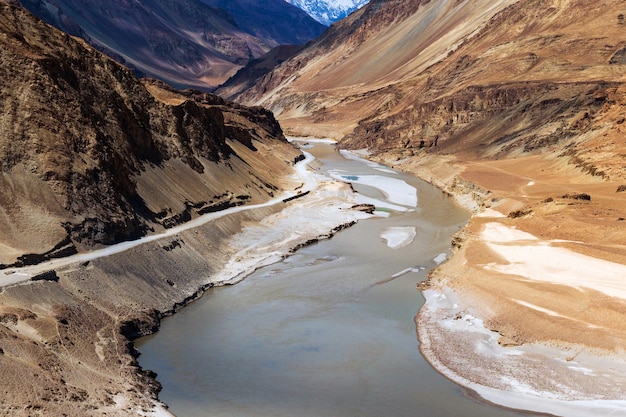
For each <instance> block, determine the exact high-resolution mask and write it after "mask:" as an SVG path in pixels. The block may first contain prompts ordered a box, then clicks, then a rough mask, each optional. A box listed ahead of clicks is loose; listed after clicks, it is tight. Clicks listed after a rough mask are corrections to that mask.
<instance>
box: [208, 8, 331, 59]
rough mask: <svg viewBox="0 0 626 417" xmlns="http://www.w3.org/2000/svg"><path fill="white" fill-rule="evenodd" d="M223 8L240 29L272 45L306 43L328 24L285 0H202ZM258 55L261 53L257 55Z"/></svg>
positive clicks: (319, 33)
mask: <svg viewBox="0 0 626 417" xmlns="http://www.w3.org/2000/svg"><path fill="white" fill-rule="evenodd" d="M200 1H201V2H202V3H204V4H207V5H209V6H212V7H214V8H216V9H219V10H224V11H226V13H228V15H229V16H230V18H231V19H232V20H233V21H234V22H235V24H236V25H237V27H238V28H240V29H242V30H244V31H245V32H246V33H249V34H251V35H253V36H255V37H256V38H258V39H262V40H263V41H264V42H265V43H266V44H268V45H269V46H271V47H276V46H279V45H304V44H306V43H307V42H309V41H310V40H312V39H315V38H317V37H318V36H319V35H321V34H322V32H323V31H324V30H326V27H325V26H324V25H322V24H320V23H318V22H316V21H315V20H313V19H312V18H311V16H309V15H308V14H307V13H306V12H305V11H303V10H301V9H300V8H298V7H295V6H292V5H290V4H289V3H287V4H285V1H283V0H265V1H263V2H259V1H257V0H200ZM255 58H258V56H255Z"/></svg>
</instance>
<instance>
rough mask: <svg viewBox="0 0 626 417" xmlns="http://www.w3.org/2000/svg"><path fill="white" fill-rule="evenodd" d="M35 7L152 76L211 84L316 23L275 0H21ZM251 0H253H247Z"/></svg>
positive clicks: (307, 33)
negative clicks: (263, 5)
mask: <svg viewBox="0 0 626 417" xmlns="http://www.w3.org/2000/svg"><path fill="white" fill-rule="evenodd" d="M21 3H22V4H23V5H24V6H25V7H26V8H27V9H29V10H30V11H31V12H32V13H34V14H35V15H37V16H39V17H41V18H42V19H44V20H45V21H47V22H48V23H51V24H53V25H55V26H56V27H58V28H60V29H61V30H63V31H65V32H67V33H70V34H72V35H76V36H80V37H83V38H84V39H86V40H87V41H88V42H89V43H90V44H92V45H93V46H95V47H97V48H98V49H100V50H102V51H105V52H106V53H107V54H108V55H110V56H113V57H115V58H116V59H118V60H119V61H120V62H123V63H124V64H126V65H128V66H130V67H131V68H133V69H135V70H136V71H137V72H138V73H140V74H141V73H144V74H147V75H149V76H152V77H156V78H159V79H161V80H164V81H166V82H168V83H170V84H172V85H175V86H179V87H195V88H201V89H205V90H206V89H212V88H214V87H215V86H217V85H219V84H221V83H222V82H223V81H225V80H226V79H228V77H229V76H231V75H233V74H234V73H235V72H236V71H237V70H238V69H239V68H241V67H242V66H243V65H245V64H246V63H247V62H248V61H249V60H250V59H252V58H258V57H260V56H261V55H263V54H265V53H266V52H268V51H269V50H270V49H272V48H274V47H275V46H277V45H279V44H304V43H306V42H307V41H308V40H310V39H313V38H315V37H317V36H318V35H319V34H320V33H321V32H322V31H323V30H324V26H323V25H321V24H319V23H318V22H316V21H315V20H313V19H312V18H310V17H308V16H307V15H306V14H305V13H304V12H302V11H301V10H299V9H297V8H296V7H293V6H291V5H288V4H286V3H284V2H282V1H278V0H273V1H272V2H265V3H266V4H267V8H259V7H256V8H255V7H252V6H251V4H249V3H250V2H249V1H245V0H237V1H232V2H222V1H212V0H205V1H204V2H201V1H199V0H171V1H165V0H154V1H144V0H141V1H125V0H110V1H106V2H101V1H95V0H86V1H82V0H81V1H78V0H23V1H21ZM255 4H256V3H255Z"/></svg>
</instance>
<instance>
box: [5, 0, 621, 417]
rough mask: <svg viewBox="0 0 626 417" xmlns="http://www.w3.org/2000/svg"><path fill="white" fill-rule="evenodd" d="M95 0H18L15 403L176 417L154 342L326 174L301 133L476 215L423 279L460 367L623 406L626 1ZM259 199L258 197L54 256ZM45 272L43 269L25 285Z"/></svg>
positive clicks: (11, 260) (433, 324)
mask: <svg viewBox="0 0 626 417" xmlns="http://www.w3.org/2000/svg"><path fill="white" fill-rule="evenodd" d="M88 3H89V4H90V6H89V7H87V6H86V3H85V2H82V3H80V4H79V2H74V1H72V0H54V1H53V0H36V1H35V0H21V3H20V2H18V1H16V0H0V43H1V44H2V48H1V49H0V57H1V58H2V59H1V60H0V71H1V72H2V74H1V75H2V77H0V83H2V88H0V105H1V106H3V112H2V115H1V116H0V126H1V128H0V154H2V159H1V161H2V162H1V163H0V169H1V174H2V175H1V176H0V190H1V195H2V199H1V200H0V266H1V268H2V269H0V277H3V278H4V279H5V280H6V282H9V281H10V282H12V284H6V285H5V284H3V287H2V289H1V291H0V369H2V370H3V372H2V373H0V388H2V389H0V414H2V415H16V416H30V415H68V416H85V415H94V416H95V415H104V414H106V415H120V416H121V415H133V414H141V415H160V414H155V413H158V412H160V411H159V410H161V411H162V412H163V413H164V414H162V415H167V414H165V413H166V412H165V411H164V409H163V406H162V405H161V404H160V403H159V402H158V390H159V386H158V383H157V382H156V379H155V375H154V374H152V373H150V372H148V371H143V370H141V369H140V368H139V367H138V365H137V361H136V352H135V351H134V350H133V346H132V343H131V341H132V340H133V339H135V338H137V337H139V336H142V335H146V334H149V333H151V332H153V331H155V330H156V329H157V327H158V323H159V320H160V319H161V318H162V317H163V316H164V315H167V314H170V313H173V312H175V311H176V310H177V309H179V308H181V307H182V306H184V305H185V304H187V303H189V302H191V301H192V300H194V299H196V298H197V297H199V296H200V295H201V294H202V292H203V291H204V290H206V289H207V288H210V287H212V286H213V285H217V284H218V283H219V282H216V281H215V280H216V278H215V276H218V275H219V271H222V270H224V268H225V267H226V265H228V263H229V261H230V260H231V259H233V258H236V257H239V256H240V255H239V252H238V251H237V249H236V247H235V246H236V245H234V244H232V241H231V240H230V238H231V237H232V236H233V235H235V234H237V233H239V232H240V231H241V230H243V229H244V228H245V227H246V226H247V225H251V224H258V223H259V222H260V221H261V220H262V219H265V218H267V217H268V216H270V215H274V214H276V213H278V212H280V211H281V210H283V209H284V208H285V207H286V206H287V204H286V202H285V201H283V202H278V203H277V204H275V205H271V206H269V205H268V206H262V204H263V203H266V202H268V201H271V200H272V199H276V198H279V197H280V196H281V195H283V193H284V192H287V191H290V192H294V193H295V192H297V191H296V190H298V189H300V187H302V181H301V180H299V179H296V178H294V176H293V175H294V164H295V163H296V162H297V161H299V160H301V159H302V158H303V157H302V153H301V151H300V150H298V149H297V148H295V147H294V146H292V145H291V144H290V143H289V142H288V141H287V140H286V136H285V135H288V136H298V137H305V138H309V137H315V138H329V139H333V140H336V141H337V143H338V147H339V148H342V149H348V150H352V151H355V152H358V153H359V155H363V156H366V157H367V158H368V159H369V160H372V161H376V162H379V163H382V164H385V165H387V166H390V167H393V168H394V169H398V170H402V171H405V172H408V173H411V174H414V175H416V176H418V177H420V178H422V179H423V180H425V181H427V182H430V183H432V184H433V185H435V186H436V187H438V188H439V189H441V190H442V192H444V193H447V194H449V195H451V196H452V197H454V198H455V199H456V201H457V203H458V204H459V205H461V206H463V207H465V208H467V209H468V210H469V211H471V212H472V213H473V216H472V218H471V220H470V223H469V224H468V225H467V226H466V227H465V228H464V229H462V230H460V231H459V232H458V234H457V235H456V236H455V238H454V240H453V242H452V247H453V249H454V253H455V254H454V256H453V257H452V258H451V259H450V260H449V261H447V262H445V263H443V264H441V265H440V266H439V267H438V268H437V269H436V270H434V271H433V272H432V273H431V274H430V276H429V280H428V281H427V282H424V283H420V284H419V288H420V289H421V290H422V291H423V294H424V297H425V298H426V300H427V303H426V305H425V307H424V308H423V309H422V311H421V312H420V313H419V315H418V316H417V317H416V318H415V321H416V324H417V333H418V337H419V340H420V349H421V350H422V352H423V354H424V355H425V356H426V358H427V359H428V360H429V361H430V362H431V363H432V364H433V366H434V367H435V368H436V369H437V370H438V371H440V372H441V373H443V374H444V375H446V376H447V377H449V378H450V379H452V380H453V381H456V382H458V383H459V384H460V385H462V386H464V387H467V388H468V391H471V392H476V395H477V396H479V397H481V396H482V397H481V398H483V399H485V400H487V401H489V402H491V403H497V404H501V405H504V406H506V407H510V408H523V409H526V410H531V411H533V412H537V413H545V412H550V413H552V414H555V415H571V413H570V412H571V410H575V411H576V412H580V413H582V414H581V415H598V410H597V409H592V408H589V409H588V408H585V407H586V406H587V405H588V404H587V403H585V401H587V402H594V401H597V402H603V401H604V400H616V402H618V401H617V400H621V398H622V397H621V395H622V393H621V392H620V389H621V388H620V387H622V386H623V385H624V384H626V377H624V374H623V373H620V372H618V371H615V370H616V369H617V370H620V369H622V368H621V367H622V365H623V364H624V363H626V359H624V356H623V346H624V344H625V343H626V326H625V325H624V323H625V321H624V320H623V318H624V315H625V314H626V300H625V298H624V296H623V289H622V288H623V285H622V282H621V281H620V280H621V279H622V276H623V274H622V271H624V268H626V245H625V242H626V220H625V219H626V204H625V202H626V139H625V136H624V135H625V132H626V127H625V124H624V121H625V120H626V119H625V118H626V114H625V112H624V108H625V106H626V19H625V17H624V16H625V15H626V6H624V5H623V3H622V2H619V1H615V0H606V1H600V2H597V1H595V2H594V1H591V0H497V1H492V0H489V1H488V0H476V1H469V0H454V1H453V0H404V1H402V0H372V1H370V2H369V3H368V4H366V5H364V6H363V7H362V8H360V9H358V10H356V11H355V12H353V13H352V14H350V15H349V16H347V17H346V18H344V19H342V20H339V21H337V22H336V23H334V24H333V25H332V26H330V28H328V29H327V30H325V31H324V27H323V26H322V25H317V24H315V25H311V26H307V25H308V23H306V24H305V23H303V22H309V21H308V20H307V19H308V18H307V19H304V18H303V17H302V14H291V13H295V12H293V9H295V7H294V8H290V9H287V11H285V9H282V8H281V9H280V10H281V12H280V13H279V12H278V11H276V12H275V13H274V14H275V15H276V16H278V20H282V21H283V23H284V25H282V26H274V24H277V23H272V24H271V25H266V27H263V26H261V27H258V26H257V27H256V29H255V28H252V27H246V24H247V23H250V22H254V21H255V20H258V14H257V13H259V11H258V10H257V9H255V8H253V7H252V6H250V5H249V7H247V8H246V11H247V12H249V14H243V13H241V14H238V15H237V16H234V14H235V13H236V12H233V11H232V10H228V5H229V4H230V5H232V4H234V2H222V1H218V0H203V1H202V2H200V1H191V0H188V1H183V0H177V1H175V2H173V1H171V2H161V1H156V2H152V3H151V5H150V7H147V6H146V3H143V2H129V1H117V0H116V1H113V2H104V3H103V2H100V3H97V4H96V3H94V4H91V2H88ZM20 4H23V5H29V8H30V9H31V10H36V11H38V12H39V13H40V14H44V15H45V16H44V17H46V20H47V21H49V22H51V23H54V25H55V26H59V27H61V28H62V29H63V30H65V31H66V32H68V33H69V34H67V33H64V32H61V31H59V30H56V29H55V28H53V27H52V26H49V25H47V24H45V23H43V22H42V21H40V20H39V19H38V18H36V17H34V16H33V15H31V14H30V13H28V12H27V11H26V10H24V9H23V8H22V7H21V6H20ZM246 4H248V2H247V1H243V0H241V1H240V2H239V1H238V2H237V5H244V6H242V7H244V8H245V7H246V6H245V5H246ZM251 4H256V3H254V2H252V3H251ZM268 4H269V2H268ZM272 4H273V3H272ZM309 4H311V3H309ZM268 7H269V6H268ZM281 7H282V6H281ZM277 10H278V9H277ZM283 11H285V13H289V14H288V16H292V17H285V16H284V15H282V14H281V13H282V12H283ZM297 13H300V11H298V12H297ZM102 16H106V17H107V18H106V19H102ZM207 16H209V17H207ZM238 19H243V20H245V22H244V21H240V20H238ZM299 19H304V20H299ZM111 22H116V24H119V25H117V26H116V25H113V26H110V25H112V24H111ZM246 22H247V23H246ZM294 22H298V24H297V26H299V27H300V29H302V26H307V27H309V28H310V30H302V31H295V32H294V31H293V27H290V28H287V26H293V25H291V24H292V23H294ZM287 23H289V24H287ZM309 23H310V22H309ZM109 26H110V27H109ZM277 27H278V29H277ZM320 27H321V28H320ZM146 28H150V29H146ZM322 32H323V33H322ZM294 33H295V34H294ZM70 34H71V35H70ZM290 34H291V35H290ZM320 34H321V35H320ZM282 35H285V36H287V35H289V36H291V37H289V38H282V37H281V36H282ZM318 35H320V36H319V37H317V36H318ZM75 36H77V37H75ZM302 36H305V37H304V38H303V37H302ZM80 37H84V38H86V39H87V41H85V40H81V39H80ZM313 38H315V40H313V41H311V42H308V43H307V42H306V39H313ZM129 39H132V40H133V42H129V41H128V40H129ZM292 41H293V42H294V43H298V44H299V45H297V46H293V45H292V46H286V45H282V46H278V45H279V44H282V43H283V42H285V43H290V42H292ZM90 44H95V45H96V46H97V47H98V49H100V50H105V51H106V52H107V53H110V54H111V55H113V57H114V58H116V59H118V60H119V61H122V62H125V63H126V64H127V65H129V66H130V67H132V68H133V69H134V70H135V73H136V72H144V73H146V74H149V75H150V76H151V77H154V78H151V77H145V78H142V79H141V80H139V79H138V78H137V77H136V75H135V73H134V72H133V71H132V70H131V69H129V68H127V67H125V66H123V65H121V64H119V63H118V62H116V61H114V60H113V59H112V58H109V57H107V56H106V55H104V54H103V53H102V52H100V51H98V50H96V49H94V48H93V47H92V46H90ZM304 44H306V45H304ZM275 46H278V47H277V48H275V49H273V50H272V52H271V53H270V54H268V55H265V53H266V52H268V51H270V49H272V48H273V47H275ZM247 63H249V64H250V65H248V66H246V67H244V64H247ZM240 68H242V69H241V70H240V71H239V72H238V73H237V75H236V76H234V77H233V78H230V80H229V81H227V82H225V81H226V80H227V78H229V77H230V76H231V75H234V74H235V73H236V71H237V70H238V69H240ZM157 78H159V79H162V80H164V81H161V80H157ZM166 82H167V83H169V84H171V85H175V86H177V87H181V86H182V87H194V88H196V89H188V90H182V91H180V90H177V89H176V88H174V87H172V86H170V85H168V84H166ZM224 82H225V83H224ZM218 85H220V86H219V88H217V89H216V90H215V93H216V94H217V95H214V94H209V93H207V92H205V91H206V90H212V89H213V88H215V87H217V86H218ZM199 89H201V90H202V91H200V90H199ZM231 99H232V100H235V102H233V101H230V100H231ZM301 194H305V193H301ZM301 194H296V196H297V197H298V196H301ZM302 200H306V199H302ZM257 205H258V206H257ZM234 207H242V208H245V207H250V209H249V210H245V211H241V212H237V213H235V214H233V215H231V216H225V217H220V218H218V219H217V220H215V221H214V222H211V223H207V224H205V225H203V226H201V227H198V228H195V229H190V230H185V231H184V232H181V233H180V234H179V235H176V236H167V235H166V236H165V237H163V238H162V239H161V240H155V241H150V242H148V243H146V244H144V245H142V246H141V247H133V248H131V249H129V250H128V251H126V252H124V253H117V254H114V255H111V256H107V257H103V258H99V259H98V260H97V261H91V260H90V261H82V262H76V263H73V264H71V265H69V266H67V265H66V266H65V267H64V268H61V269H58V270H55V269H53V270H48V269H46V268H44V267H41V271H40V270H38V269H36V268H37V267H38V266H37V265H40V264H42V262H47V261H50V260H54V259H56V258H64V257H67V256H69V255H73V254H81V253H86V252H89V251H92V250H94V249H100V248H106V247H110V246H111V245H114V244H118V243H120V242H125V241H129V240H135V239H139V238H145V237H149V236H151V235H156V234H162V233H165V232H166V231H167V230H170V229H172V228H175V227H177V226H180V225H182V224H185V223H188V222H190V221H192V220H196V219H198V218H199V217H200V216H201V215H203V214H207V213H218V212H220V211H222V210H224V209H228V208H234ZM314 209H315V210H323V208H319V207H315V208H314ZM337 230H338V229H337ZM330 235H332V233H331V234H330ZM320 236H326V237H328V235H325V234H324V233H317V234H313V235H310V234H309V235H307V234H304V233H303V235H302V236H301V240H302V242H299V243H298V244H301V245H304V244H305V243H306V242H312V241H315V239H317V238H318V237H320ZM296 246H297V245H296ZM28 265H35V266H34V267H33V268H35V269H34V270H36V271H37V272H44V273H43V274H42V275H36V276H31V277H30V278H28V277H27V278H28V279H23V280H21V281H20V280H18V279H16V280H15V281H11V280H13V279H14V278H15V277H16V276H18V278H19V276H20V274H21V273H22V272H21V271H22V269H20V268H22V267H24V266H28ZM589 265H593V266H594V267H593V268H591V267H589ZM14 282H18V283H17V284H13V283H14ZM463 326H465V327H463ZM476 329H479V330H476ZM484 335H487V336H484ZM481 338H482V339H481ZM519 352H523V353H519ZM546 352H547V353H546ZM607 363H608V364H609V365H606V364H607ZM598 364H600V365H598ZM609 368H610V371H609ZM520 387H524V388H525V389H526V391H524V389H522V390H521V391H523V392H520ZM493 392H497V393H501V396H498V395H500V394H493ZM489 394H490V395H492V396H491V397H490V396H488V395H489ZM527 394H528V395H531V397H530V398H531V399H532V400H527V397H524V395H527ZM517 396H520V397H519V398H522V400H520V402H510V401H512V400H511V398H514V399H517V398H518V397H517ZM546 398H548V399H549V401H552V400H554V401H555V403H558V406H555V408H545V407H544V406H545V404H546V402H544V400H545V401H548V400H546ZM549 401H548V402H549ZM605 402H607V403H608V402H610V401H605ZM583 403H584V404H583ZM563 404H567V407H572V408H571V409H566V411H563V408H559V407H563ZM594 404H596V403H594ZM549 405H550V406H551V405H552V403H550V404H549ZM533 407H535V408H533ZM542 407H543V408H542ZM155 410H156V411H155ZM547 410H548V411H547ZM581 410H582V411H581ZM589 410H591V411H589ZM605 411H606V410H605V409H603V411H602V412H605ZM594 412H595V413H596V414H594Z"/></svg>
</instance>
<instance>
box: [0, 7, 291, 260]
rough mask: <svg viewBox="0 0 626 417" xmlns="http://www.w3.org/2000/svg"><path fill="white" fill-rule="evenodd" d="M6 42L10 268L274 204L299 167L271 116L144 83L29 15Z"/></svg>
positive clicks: (8, 24)
mask: <svg viewBox="0 0 626 417" xmlns="http://www.w3.org/2000/svg"><path fill="white" fill-rule="evenodd" d="M0 31H1V32H2V33H3V36H2V37H1V38H0V43H1V44H2V48H1V50H0V56H1V57H2V59H1V60H0V62H1V65H0V103H1V105H2V107H3V111H2V114H1V115H0V126H2V129H1V130H0V161H1V162H0V173H1V176H0V190H2V191H1V193H2V199H1V200H0V213H1V215H0V230H1V231H0V247H1V248H2V250H1V251H0V264H3V266H4V267H6V266H7V265H17V266H19V265H23V264H30V263H36V262H39V261H41V260H44V259H46V258H50V257H56V256H62V255H66V254H68V253H73V252H76V251H80V250H81V249H82V248H86V247H94V246H98V245H102V244H111V243H116V242H120V241H122V240H128V239H136V238H138V237H140V236H143V235H145V234H147V233H150V232H152V231H154V230H162V229H164V228H169V227H172V226H173V225H176V224H178V223H181V222H183V221H186V220H189V219H191V218H193V217H195V216H197V215H198V214H201V213H206V212H209V211H215V210H219V209H221V208H224V207H229V206H234V205H241V204H246V203H249V202H254V201H263V200H265V199H268V198H269V197H270V196H271V195H273V194H274V192H275V191H276V190H277V189H278V188H280V183H278V182H277V181H278V180H277V178H278V177H279V176H278V175H276V174H277V173H281V172H282V173H286V172H290V169H291V168H290V165H291V164H292V162H293V158H294V157H295V156H297V155H298V152H297V151H296V150H295V149H294V148H293V147H292V146H291V145H289V144H288V143H287V142H286V141H285V138H284V136H283V133H282V130H281V128H280V126H279V125H278V123H277V122H276V121H275V119H274V117H273V115H272V114H271V113H269V112H268V111H266V110H264V109H261V108H246V107H242V106H239V105H236V104H234V103H229V102H226V101H225V100H223V99H220V98H219V97H216V96H212V95H209V94H204V93H199V92H194V91H186V92H177V91H176V90H173V89H172V88H171V87H167V86H166V85H165V84H163V83H160V82H157V81H150V80H144V82H143V83H142V82H140V81H139V80H138V79H137V78H135V76H134V75H133V74H132V73H131V72H130V71H129V70H128V69H126V68H125V67H123V66H121V65H120V64H118V63H116V62H114V61H113V60H112V59H110V58H108V57H106V56H105V55H103V54H102V53H100V52H98V51H96V50H94V49H93V48H91V47H89V46H88V45H87V44H86V43H85V42H82V41H79V40H76V39H75V38H72V37H70V36H68V35H67V34H64V33H62V32H59V31H56V30H51V28H50V27H49V26H47V25H45V24H44V23H43V22H40V21H37V20H36V19H35V18H34V17H32V16H29V15H28V14H27V12H25V11H23V10H21V9H19V8H15V7H10V6H6V5H2V14H1V16H0ZM270 148H271V149H272V151H271V153H268V152H267V150H268V149H270Z"/></svg>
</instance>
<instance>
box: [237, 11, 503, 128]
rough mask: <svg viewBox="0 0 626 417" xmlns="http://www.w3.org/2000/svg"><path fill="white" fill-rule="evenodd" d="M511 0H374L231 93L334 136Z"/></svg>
mask: <svg viewBox="0 0 626 417" xmlns="http://www.w3.org/2000/svg"><path fill="white" fill-rule="evenodd" d="M512 2H513V0H502V1H497V2H492V1H480V2H478V3H476V2H467V1H464V2H455V1H423V0H411V1H376V0H375V1H372V2H370V3H369V4H368V5H367V6H365V7H363V8H361V9H360V10H358V11H357V12H355V13H353V14H352V15H350V16H349V17H348V18H346V19H344V20H342V21H340V22H338V23H337V24H335V25H333V26H332V27H331V28H330V29H329V30H328V31H326V32H325V33H324V35H322V36H321V37H320V38H319V39H318V40H317V41H316V42H315V43H313V44H312V45H309V46H308V47H307V48H305V49H304V50H303V51H302V52H301V53H300V54H298V55H297V56H295V57H294V58H292V59H291V60H289V61H287V62H285V63H283V64H282V65H280V66H279V67H277V68H276V69H275V70H274V71H272V72H271V73H270V74H268V75H267V76H265V77H264V78H263V79H262V80H259V81H258V82H257V83H256V85H255V87H254V88H252V89H250V90H248V91H246V92H244V93H243V94H241V95H240V96H239V97H238V98H237V100H238V101H240V102H242V103H247V104H251V103H255V104H261V105H263V106H265V107H267V108H270V109H272V110H273V111H274V112H275V113H276V114H277V115H278V117H279V118H280V120H281V122H282V123H283V124H284V126H287V127H291V126H296V125H298V124H304V125H307V123H308V124H310V123H315V124H316V126H317V128H318V129H322V130H324V131H325V132H326V134H328V135H332V136H333V137H337V138H339V137H341V136H342V135H343V134H346V133H349V132H350V131H351V130H352V128H354V126H355V124H356V122H358V121H359V120H360V119H362V118H364V117H367V116H369V115H371V114H374V113H377V112H379V111H380V110H381V109H384V108H386V107H388V106H389V104H388V103H390V102H392V103H393V102H394V101H395V100H397V98H396V94H398V93H397V92H396V91H395V89H394V88H393V86H394V85H396V84H399V83H401V82H402V81H406V80H409V81H410V83H411V84H414V83H416V82H419V81H420V80H421V79H423V78H424V71H425V70H426V69H427V68H428V67H429V66H430V65H432V64H433V63H435V62H437V61H438V60H441V59H443V58H445V57H446V56H447V54H448V53H450V51H451V50H453V49H454V48H455V47H456V46H457V45H458V43H460V42H461V41H462V40H463V39H464V38H465V37H466V36H468V35H469V34H471V33H473V32H474V31H475V30H477V28H479V27H480V26H481V25H482V24H484V23H485V22H486V21H487V20H488V19H489V18H490V17H491V16H492V15H493V14H494V13H495V12H497V11H498V10H500V9H502V8H504V7H505V6H506V5H508V4H510V3H512ZM325 110H328V111H325ZM300 121H302V122H303V123H300ZM324 128H325V129H324Z"/></svg>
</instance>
